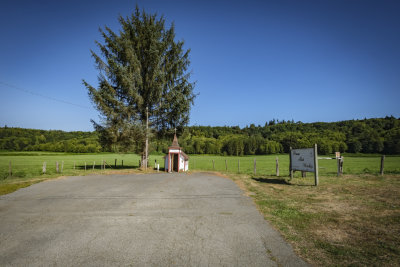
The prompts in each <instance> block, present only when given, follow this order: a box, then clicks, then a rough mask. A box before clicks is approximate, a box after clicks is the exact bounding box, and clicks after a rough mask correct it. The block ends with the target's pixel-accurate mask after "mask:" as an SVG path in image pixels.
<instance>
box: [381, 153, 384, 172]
mask: <svg viewBox="0 0 400 267" xmlns="http://www.w3.org/2000/svg"><path fill="white" fill-rule="evenodd" d="M384 165H385V155H382V157H381V175H383V169H384V167H385V166H384Z"/></svg>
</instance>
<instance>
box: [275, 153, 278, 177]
mask: <svg viewBox="0 0 400 267" xmlns="http://www.w3.org/2000/svg"><path fill="white" fill-rule="evenodd" d="M275 161H276V176H278V177H279V159H278V157H276V158H275Z"/></svg>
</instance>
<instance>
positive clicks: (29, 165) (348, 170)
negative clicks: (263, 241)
mask: <svg viewBox="0 0 400 267" xmlns="http://www.w3.org/2000/svg"><path fill="white" fill-rule="evenodd" d="M276 158H278V159H279V170H280V175H281V176H287V175H288V173H289V156H288V155H287V154H282V155H265V156H244V157H230V156H226V157H224V156H214V155H191V156H190V161H189V162H190V165H189V169H190V170H207V171H221V172H226V171H227V172H228V173H244V174H253V172H254V160H255V161H256V173H257V174H260V175H275V173H276V171H275V159H276ZM115 159H116V160H117V166H116V167H115ZM139 159H140V157H139V156H138V155H136V154H112V153H104V154H67V153H51V152H0V179H9V178H13V177H14V178H17V177H19V178H34V177H43V176H44V177H46V176H48V177H53V176H55V175H61V174H60V173H56V162H58V163H59V170H60V171H61V166H62V167H63V170H62V175H83V174H85V173H90V172H93V171H95V172H96V171H99V170H100V165H101V162H102V161H103V160H104V161H106V162H107V164H108V165H107V166H106V168H107V169H134V168H138V167H139ZM155 160H157V162H158V163H159V164H160V168H161V169H163V168H164V160H163V156H161V155H150V161H149V164H150V166H151V167H154V163H155ZM122 161H123V165H124V166H122ZM213 161H214V164H213ZM10 162H11V168H12V177H9V165H10ZM44 162H46V174H45V175H43V172H42V166H43V163H44ZM239 162H240V163H239ZM85 163H86V172H85ZM239 164H240V168H238V167H239V166H238V165H239ZM74 165H75V169H74ZM93 165H95V167H94V169H95V170H93ZM379 170H380V157H379V156H369V157H353V156H345V159H344V174H365V173H368V174H378V173H379ZM336 173H337V165H336V160H327V159H320V160H319V174H320V176H335V175H336ZM385 173H387V174H400V157H399V156H393V157H390V156H387V157H386V159H385ZM299 175H300V173H297V174H295V177H296V176H297V177H298V176H299Z"/></svg>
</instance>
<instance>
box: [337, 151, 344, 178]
mask: <svg viewBox="0 0 400 267" xmlns="http://www.w3.org/2000/svg"><path fill="white" fill-rule="evenodd" d="M342 174H343V156H342V157H339V158H337V176H340V175H342Z"/></svg>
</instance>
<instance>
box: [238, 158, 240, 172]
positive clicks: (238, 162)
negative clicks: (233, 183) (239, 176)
mask: <svg viewBox="0 0 400 267" xmlns="http://www.w3.org/2000/svg"><path fill="white" fill-rule="evenodd" d="M238 173H240V159H238Z"/></svg>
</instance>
